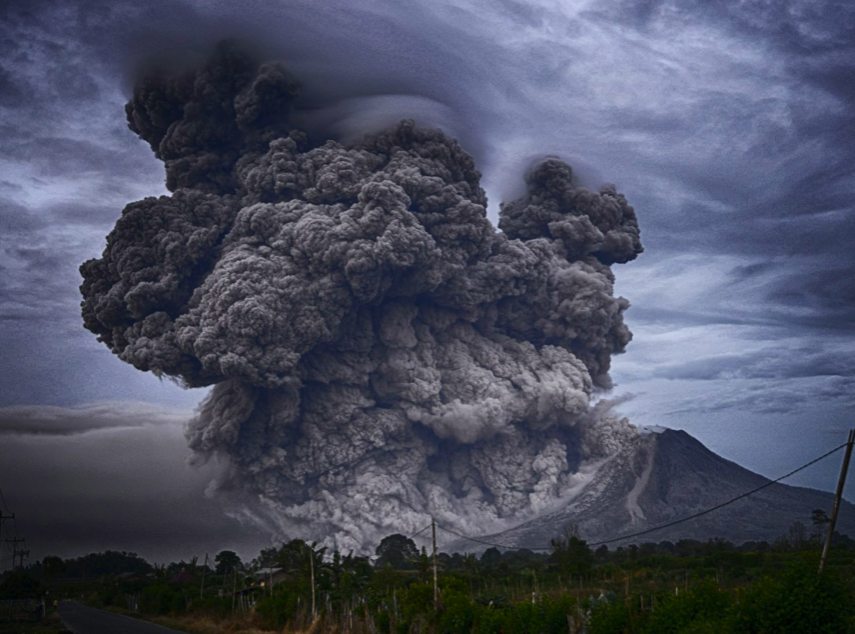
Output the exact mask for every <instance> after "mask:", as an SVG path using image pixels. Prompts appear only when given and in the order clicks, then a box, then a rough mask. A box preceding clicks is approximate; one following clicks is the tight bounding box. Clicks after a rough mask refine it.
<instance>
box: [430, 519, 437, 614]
mask: <svg viewBox="0 0 855 634" xmlns="http://www.w3.org/2000/svg"><path fill="white" fill-rule="evenodd" d="M430 535H431V541H432V542H433V609H434V610H436V611H437V612H439V582H438V577H437V572H436V519H434V518H433V517H432V518H430Z"/></svg>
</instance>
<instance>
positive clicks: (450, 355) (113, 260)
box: [81, 42, 642, 550]
mask: <svg viewBox="0 0 855 634" xmlns="http://www.w3.org/2000/svg"><path fill="white" fill-rule="evenodd" d="M299 92H300V88H299V83H298V80H297V79H295V78H294V77H293V76H292V75H291V73H290V72H289V71H288V70H287V69H286V68H284V67H283V66H282V65H280V64H278V63H266V64H260V63H258V62H257V61H256V60H254V59H253V58H252V57H251V56H250V55H249V54H247V53H246V52H245V51H244V50H243V49H242V48H241V47H240V46H239V45H237V44H236V43H234V42H224V43H221V44H220V45H218V46H217V48H216V50H215V51H214V53H213V54H212V56H211V57H210V59H209V60H208V61H207V62H206V63H205V64H204V65H203V66H202V67H200V68H199V69H197V70H184V71H180V72H173V73H164V72H160V71H150V72H148V73H147V74H145V75H144V76H143V77H142V78H141V79H140V80H139V81H138V83H137V85H136V88H135V90H134V95H133V98H132V99H131V101H130V102H129V103H128V104H127V106H126V112H127V117H128V123H129V127H130V129H131V130H132V131H134V132H135V133H137V134H138V135H139V136H140V137H141V138H142V139H144V140H145V141H147V142H148V143H149V144H150V146H151V148H152V150H153V152H154V154H155V156H157V157H158V158H159V159H161V160H162V161H163V162H164V164H165V168H166V184H167V188H168V189H169V190H171V191H172V195H171V196H161V197H159V198H146V199H144V200H142V201H139V202H136V203H131V204H129V205H128V206H127V207H126V208H125V210H124V212H123V213H122V217H121V218H120V219H119V221H118V222H117V223H116V226H115V228H114V229H113V231H112V232H111V233H110V235H109V236H108V238H107V247H106V249H105V251H104V253H103V257H102V258H100V259H94V260H90V261H88V262H86V263H85V264H83V266H82V267H81V274H82V276H83V284H82V286H81V291H82V294H83V299H84V301H83V304H82V307H83V318H84V324H85V326H86V328H87V329H89V330H91V331H92V332H93V333H95V334H96V335H98V338H99V340H100V341H102V342H103V343H105V344H106V345H107V346H108V347H109V348H110V349H111V350H112V351H113V352H114V353H115V354H116V355H118V356H119V358H120V359H122V360H123V361H125V362H127V363H129V364H131V365H133V366H134V367H136V368H137V369H140V370H144V371H150V372H153V373H155V374H156V375H158V376H167V377H172V378H174V379H176V380H177V381H179V382H180V383H181V384H183V385H185V386H187V387H191V388H192V387H201V386H209V385H213V389H212V391H211V392H210V394H209V395H208V396H207V397H206V398H205V400H204V401H203V402H202V404H201V406H200V408H199V412H198V414H197V416H196V417H195V418H194V419H193V420H192V422H190V424H189V427H188V430H187V438H188V442H189V446H190V448H191V449H193V450H194V451H195V452H197V453H198V454H199V455H201V456H203V457H204V456H206V455H210V454H212V453H216V454H219V455H225V456H227V457H228V458H229V461H230V464H231V465H232V474H233V479H234V480H235V482H231V483H229V484H232V485H234V484H237V485H238V486H240V487H242V488H243V489H244V490H245V491H246V494H247V495H248V496H251V497H249V498H248V500H249V501H250V503H249V504H246V506H248V507H249V510H248V512H249V513H250V514H254V513H258V512H259V511H257V510H254V509H262V511H261V512H263V514H264V515H265V516H266V517H267V518H268V519H269V525H270V526H273V527H274V530H276V531H277V532H278V533H279V534H280V536H281V537H292V536H300V537H305V538H311V537H323V538H325V539H327V540H328V541H329V542H330V544H331V545H334V546H336V547H338V548H340V549H343V550H349V549H355V550H362V549H364V548H365V547H366V546H368V545H370V544H373V543H374V542H376V541H377V539H378V538H380V537H382V536H383V535H385V534H387V533H388V532H389V531H390V530H395V531H399V532H405V533H407V532H412V531H415V530H417V529H418V528H419V527H420V526H422V525H423V524H424V523H425V522H426V521H427V520H428V518H429V517H430V516H432V515H433V516H437V517H439V518H440V519H442V521H444V522H446V523H449V524H451V525H452V526H454V527H456V528H458V529H459V530H466V531H470V532H479V531H484V530H490V529H498V528H503V527H508V526H511V525H514V524H516V523H518V522H519V521H521V520H523V519H526V518H528V517H531V516H532V515H534V514H536V513H538V512H542V511H544V510H548V509H551V508H552V507H554V506H555V505H556V504H557V503H559V502H560V501H561V500H562V499H565V498H566V497H567V494H568V492H569V491H571V490H572V489H573V487H574V485H578V484H579V482H578V478H577V475H576V474H577V472H578V470H579V467H580V465H583V464H585V463H589V462H591V461H596V460H600V459H603V458H605V457H607V456H608V455H611V454H613V453H614V452H615V450H616V449H617V448H618V447H619V446H620V445H621V443H622V442H623V441H624V440H625V439H626V438H628V437H630V436H631V435H632V434H633V428H632V427H631V426H630V425H629V423H628V422H627V421H626V419H621V418H619V417H617V416H615V415H613V414H611V413H610V412H609V411H608V408H603V407H599V408H594V407H592V398H593V395H594V391H595V390H607V389H609V388H610V387H611V379H610V378H609V374H608V371H609V367H610V363H611V356H612V355H613V354H617V353H620V352H623V351H624V349H625V346H626V345H627V343H628V342H629V341H630V339H631V334H630V331H629V329H628V328H627V327H626V325H625V324H624V320H623V312H624V311H625V310H626V308H627V307H628V305H629V303H628V302H627V300H626V299H624V298H622V297H615V296H614V292H613V283H614V276H613V273H612V271H611V265H613V264H616V263H625V262H629V261H631V260H633V259H635V257H636V256H637V255H638V254H639V253H640V252H641V251H642V248H641V242H640V239H639V229H638V223H637V220H636V216H635V212H634V210H633V208H632V207H631V206H630V205H629V204H628V203H627V201H626V199H625V198H624V196H623V195H621V194H619V193H617V192H616V191H615V189H614V188H613V187H611V186H604V187H602V188H601V190H600V191H599V192H594V191H591V190H588V189H585V188H582V187H579V186H577V184H576V181H575V179H574V176H573V171H572V168H571V167H570V166H569V165H567V164H566V163H564V162H562V161H560V160H558V159H555V158H549V159H545V160H542V161H541V162H539V163H538V164H536V165H535V166H534V167H533V168H532V169H531V170H530V171H529V173H528V174H526V176H525V180H526V184H527V189H528V191H527V193H526V194H525V195H524V196H522V197H520V198H518V199H516V200H511V201H507V202H504V203H502V205H501V212H500V217H499V227H498V229H499V230H498V231H496V229H495V228H494V227H493V226H492V223H491V222H490V221H489V219H488V218H487V212H486V203H487V200H486V195H485V193H484V190H483V189H482V188H481V186H480V176H481V175H480V173H479V172H478V171H477V169H476V166H475V164H474V161H473V159H472V157H471V156H470V155H469V154H467V153H466V152H465V151H464V150H463V149H462V148H461V147H460V146H459V145H458V143H457V141H456V140H454V139H452V138H450V137H448V136H446V135H445V134H444V133H443V132H441V131H439V130H435V129H424V128H421V127H419V126H418V124H417V122H413V121H412V120H404V121H401V122H400V123H398V124H397V125H395V126H394V127H392V128H391V129H388V130H383V131H379V132H377V131H374V130H371V129H366V130H365V133H364V134H363V135H361V138H360V140H358V141H354V142H351V143H348V144H341V143H339V142H336V141H332V140H328V141H323V140H321V139H317V140H316V141H315V142H314V143H312V142H310V141H309V139H308V138H307V135H306V134H305V133H304V132H303V131H301V130H299V129H295V128H293V127H292V126H293V123H292V122H291V121H290V119H289V115H290V113H291V111H292V110H293V106H294V104H295V102H296V101H297V100H298V99H299ZM315 134H317V132H316V133H315ZM232 497H233V498H234V499H235V500H240V495H237V494H233V495H232ZM256 497H257V499H258V501H259V502H260V504H256V503H255V502H254V499H255V498H256ZM236 503H238V504H239V503H240V502H236Z"/></svg>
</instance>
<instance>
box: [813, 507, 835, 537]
mask: <svg viewBox="0 0 855 634" xmlns="http://www.w3.org/2000/svg"><path fill="white" fill-rule="evenodd" d="M830 522H831V518H830V517H828V515H827V514H826V513H825V511H823V510H822V509H814V510H813V512H812V513H811V514H810V523H811V525H812V526H813V530H812V531H811V539H812V540H813V541H815V542H822V540H823V538H824V537H825V533H826V531H827V530H828V524H829V523H830Z"/></svg>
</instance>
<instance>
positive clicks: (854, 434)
mask: <svg viewBox="0 0 855 634" xmlns="http://www.w3.org/2000/svg"><path fill="white" fill-rule="evenodd" d="M853 443H855V429H850V430H849V438H848V439H847V440H846V454H845V455H844V456H843V464H842V465H841V467H840V479H839V480H838V481H837V493H836V494H835V496H834V506H833V507H832V509H831V519H830V521H829V522H828V535H827V536H826V538H825V545H824V546H823V547H822V557H821V558H820V560H819V573H820V574H822V571H823V570H824V569H825V560H826V559H828V551H829V550H830V549H831V538H832V537H833V536H834V525H835V524H836V523H837V511H839V510H840V499H841V498H842V497H843V485H844V484H846V472H847V471H848V470H849V459H850V458H851V457H852V445H853Z"/></svg>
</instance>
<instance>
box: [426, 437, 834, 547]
mask: <svg viewBox="0 0 855 634" xmlns="http://www.w3.org/2000/svg"><path fill="white" fill-rule="evenodd" d="M846 445H847V443H843V444H842V445H839V446H837V447H835V448H834V449H832V450H831V451H828V452H826V453H824V454H822V455H821V456H819V457H818V458H814V459H813V460H811V461H810V462H806V463H805V464H803V465H802V466H800V467H799V468H797V469H793V470H792V471H790V472H789V473H786V474H784V475H782V476H781V477H779V478H775V479H774V480H769V481H768V482H765V483H764V484H762V485H760V486H759V487H757V488H754V489H751V490H750V491H746V492H745V493H742V494H741V495H737V496H736V497H735V498H731V499H729V500H727V501H726V502H722V503H721V504H716V505H715V506H711V507H710V508H708V509H704V510H703V511H699V512H697V513H693V514H692V515H687V516H686V517H681V518H680V519H677V520H673V521H671V522H667V523H665V524H660V525H658V526H654V527H652V528H648V529H645V530H643V531H638V532H635V533H630V534H629V535H622V536H620V537H612V538H611V539H604V540H600V541H597V542H591V543H589V544H588V546H602V545H604V544H611V543H613V542H619V541H623V540H626V539H631V538H633V537H639V536H641V535H646V534H648V533H652V532H654V531H658V530H662V529H663V528H670V527H671V526H676V525H677V524H681V523H683V522H688V521H689V520H693V519H695V518H698V517H701V516H702V515H706V514H707V513H712V512H713V511H717V510H719V509H721V508H724V507H725V506H728V505H729V504H733V503H734V502H738V501H739V500H742V499H744V498H747V497H748V496H749V495H754V494H755V493H757V492H758V491H762V490H763V489H765V488H766V487H770V486H772V485H773V484H777V483H778V482H780V481H781V480H784V479H785V478H789V477H790V476H791V475H795V474H796V473H798V472H799V471H802V470H804V469H807V468H808V467H810V466H812V465H814V464H816V463H817V462H819V461H820V460H825V459H826V458H828V457H829V456H830V455H832V454H834V453H836V452H838V451H840V450H841V449H843V448H844V447H845V446H846ZM437 527H438V528H441V529H442V530H444V531H445V532H447V533H451V534H452V535H456V536H457V537H460V538H462V539H467V540H469V541H471V542H475V543H478V544H483V545H485V546H494V547H496V548H504V549H505V550H552V547H551V546H537V547H524V546H506V545H504V544H496V543H493V542H488V541H485V540H483V539H477V538H475V537H470V536H468V535H463V534H461V533H458V532H455V531H453V530H451V529H449V528H445V527H444V526H440V525H439V524H437Z"/></svg>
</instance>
